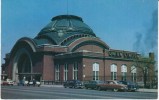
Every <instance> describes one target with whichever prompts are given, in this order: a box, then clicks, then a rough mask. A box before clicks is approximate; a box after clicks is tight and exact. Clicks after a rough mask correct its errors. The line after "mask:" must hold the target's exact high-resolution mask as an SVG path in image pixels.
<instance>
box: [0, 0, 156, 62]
mask: <svg viewBox="0 0 159 100" xmlns="http://www.w3.org/2000/svg"><path fill="white" fill-rule="evenodd" d="M1 6H2V7H1V11H2V14H1V17H2V19H1V21H2V28H1V29H2V30H1V31H2V33H1V37H2V41H1V43H2V45H1V49H2V62H4V61H3V58H4V57H5V54H6V53H9V52H10V50H11V48H13V46H14V44H15V43H16V41H17V40H18V39H20V38H21V37H30V38H34V37H35V36H36V35H37V34H38V32H39V31H40V30H41V29H42V28H43V27H44V26H45V25H46V24H48V23H49V22H50V21H51V18H52V17H54V16H57V15H63V14H67V0H1ZM157 6H158V4H157V0H68V14H71V15H77V16H80V17H82V18H83V20H84V22H85V23H86V24H87V25H89V26H90V27H91V28H92V29H93V31H94V33H96V35H97V36H98V37H99V38H101V40H103V41H104V42H105V43H106V44H108V45H109V46H110V48H112V49H119V50H126V51H139V53H143V52H144V53H147V52H149V51H154V50H155V49H156V46H157V44H156V42H157V30H156V28H155V29H154V28H153V27H157V24H156V23H155V22H156V21H157V17H154V16H155V15H156V14H157V12H158V11H157V9H158V8H157ZM153 13H155V14H153ZM151 30H152V31H151ZM151 32H152V33H151ZM149 35H151V36H149ZM137 36H138V37H139V38H138V40H137V38H136V37H137ZM147 37H148V38H149V40H148V41H147ZM154 38H155V40H154V41H151V39H154ZM145 41H147V42H148V43H146V42H145ZM154 42H155V44H153V45H154V47H152V49H151V48H150V49H149V47H150V46H147V45H149V44H150V45H152V43H154ZM136 43H138V44H136ZM143 45H144V46H143ZM136 46H137V47H136Z"/></svg>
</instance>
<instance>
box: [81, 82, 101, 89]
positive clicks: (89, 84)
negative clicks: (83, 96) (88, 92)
mask: <svg viewBox="0 0 159 100" xmlns="http://www.w3.org/2000/svg"><path fill="white" fill-rule="evenodd" d="M103 83H104V82H103V81H100V80H96V81H95V80H92V81H89V82H88V83H86V84H84V86H85V88H86V89H88V88H91V89H96V88H97V84H103Z"/></svg>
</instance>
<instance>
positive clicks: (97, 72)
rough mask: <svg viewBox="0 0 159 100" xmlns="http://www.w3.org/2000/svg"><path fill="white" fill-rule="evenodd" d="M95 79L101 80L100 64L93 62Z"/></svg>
mask: <svg viewBox="0 0 159 100" xmlns="http://www.w3.org/2000/svg"><path fill="white" fill-rule="evenodd" d="M93 80H99V64H98V63H94V64H93Z"/></svg>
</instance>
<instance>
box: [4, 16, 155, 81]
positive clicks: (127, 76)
mask: <svg viewBox="0 0 159 100" xmlns="http://www.w3.org/2000/svg"><path fill="white" fill-rule="evenodd" d="M126 42H128V41H126ZM119 45H120V44H119ZM121 45H124V44H121ZM141 59H142V57H141V55H139V54H138V53H137V52H131V51H124V50H114V49H111V48H110V47H109V46H108V45H107V44H106V43H105V42H103V41H102V40H100V38H98V37H97V36H96V34H95V33H94V32H93V30H92V29H91V28H90V27H89V26H88V25H86V24H85V23H84V22H83V20H82V18H80V17H78V16H74V15H60V16H56V17H54V18H52V20H51V22H50V23H49V24H48V25H46V26H45V27H44V28H43V29H42V30H41V31H40V32H39V33H38V35H37V36H36V37H35V38H33V39H32V38H28V37H23V38H21V39H19V40H18V41H17V42H16V43H15V45H14V47H13V48H12V50H11V52H10V53H9V54H7V56H6V58H5V61H6V62H5V64H4V65H5V66H4V65H3V70H4V71H5V72H6V74H7V77H8V78H11V79H13V80H14V81H18V80H22V79H23V77H25V78H26V79H27V80H31V79H33V78H35V79H36V80H39V81H44V82H47V81H52V82H64V81H66V80H72V79H78V80H82V81H87V80H103V81H105V80H132V81H134V82H137V81H143V75H142V73H141V71H142V70H141V69H140V68H139V67H138V65H137V64H136V61H139V62H142V60H141ZM145 59H151V62H153V61H154V55H153V53H150V56H149V57H148V58H145ZM142 63H147V62H142ZM148 67H151V68H153V64H152V63H151V64H149V66H148ZM152 74H153V71H152V70H148V71H147V75H148V76H149V79H147V80H148V81H149V82H150V81H151V80H152V78H151V75H152Z"/></svg>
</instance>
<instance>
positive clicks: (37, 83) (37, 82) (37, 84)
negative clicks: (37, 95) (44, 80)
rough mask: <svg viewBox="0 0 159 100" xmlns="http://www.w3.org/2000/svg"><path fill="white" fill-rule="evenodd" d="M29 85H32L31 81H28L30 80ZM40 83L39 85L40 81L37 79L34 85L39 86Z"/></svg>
mask: <svg viewBox="0 0 159 100" xmlns="http://www.w3.org/2000/svg"><path fill="white" fill-rule="evenodd" d="M31 85H32V86H33V81H30V82H29V86H31ZM40 85H41V83H40V82H39V81H36V84H35V86H38V87H39V86H40Z"/></svg>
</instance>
